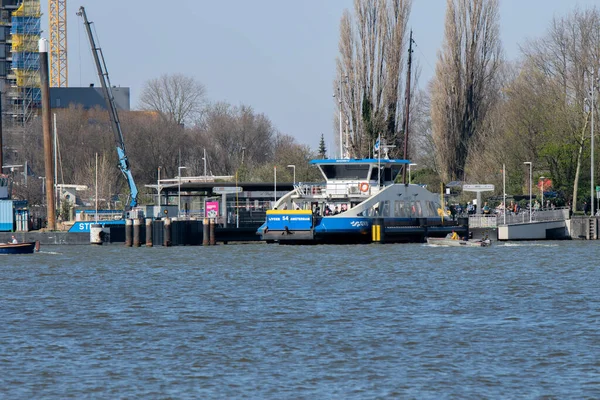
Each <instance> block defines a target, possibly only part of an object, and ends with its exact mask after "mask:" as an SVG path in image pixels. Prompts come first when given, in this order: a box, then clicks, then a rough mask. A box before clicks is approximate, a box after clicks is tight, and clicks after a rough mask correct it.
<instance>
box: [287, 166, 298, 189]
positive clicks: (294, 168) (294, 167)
mask: <svg viewBox="0 0 600 400" xmlns="http://www.w3.org/2000/svg"><path fill="white" fill-rule="evenodd" d="M288 168H292V169H293V170H294V186H296V166H295V165H293V164H290V165H288Z"/></svg>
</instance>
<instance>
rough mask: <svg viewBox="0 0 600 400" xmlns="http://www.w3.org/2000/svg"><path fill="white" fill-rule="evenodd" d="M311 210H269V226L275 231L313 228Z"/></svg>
mask: <svg viewBox="0 0 600 400" xmlns="http://www.w3.org/2000/svg"><path fill="white" fill-rule="evenodd" d="M312 222H313V216H312V211H311V210H267V228H268V229H269V230H274V231H292V232H293V231H308V230H310V229H311V228H312Z"/></svg>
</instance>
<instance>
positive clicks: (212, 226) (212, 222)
mask: <svg viewBox="0 0 600 400" xmlns="http://www.w3.org/2000/svg"><path fill="white" fill-rule="evenodd" d="M215 243H216V242H215V219H214V218H211V219H210V245H211V246H214V245H215Z"/></svg>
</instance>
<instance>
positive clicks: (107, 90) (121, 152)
mask: <svg viewBox="0 0 600 400" xmlns="http://www.w3.org/2000/svg"><path fill="white" fill-rule="evenodd" d="M77 14H78V15H80V16H82V17H83V23H84V25H85V29H86V32H87V35H88V38H89V40H90V46H91V47H92V53H93V55H94V61H95V63H96V69H97V70H98V77H99V78H100V84H101V85H102V93H103V94H104V100H105V101H106V108H107V109H108V113H109V116H110V124H111V126H112V130H113V133H114V136H115V144H116V146H117V155H118V157H119V169H120V170H121V172H122V173H123V175H124V176H125V179H126V180H127V184H128V185H129V191H130V192H131V200H130V202H129V207H135V206H137V195H138V189H137V186H136V185H135V181H134V180H133V175H132V174H131V169H130V168H129V160H128V158H127V151H126V150H125V142H124V141H123V132H122V131H121V122H120V121H119V114H118V113H117V106H116V104H115V98H114V96H113V93H112V86H111V84H110V79H109V77H108V70H107V69H106V62H105V61H104V55H103V54H102V49H101V48H100V47H97V46H96V42H95V40H94V36H93V34H92V29H91V27H90V25H91V24H92V23H91V22H89V21H88V19H87V15H86V13H85V8H83V7H79V12H78V13H77Z"/></svg>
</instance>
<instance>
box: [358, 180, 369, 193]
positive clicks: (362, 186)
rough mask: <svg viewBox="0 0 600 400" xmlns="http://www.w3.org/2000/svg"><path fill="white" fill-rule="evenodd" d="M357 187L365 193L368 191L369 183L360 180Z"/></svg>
mask: <svg viewBox="0 0 600 400" xmlns="http://www.w3.org/2000/svg"><path fill="white" fill-rule="evenodd" d="M358 189H359V190H360V191H361V192H363V193H366V192H368V191H369V184H368V183H367V182H362V183H360V184H359V185H358Z"/></svg>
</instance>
